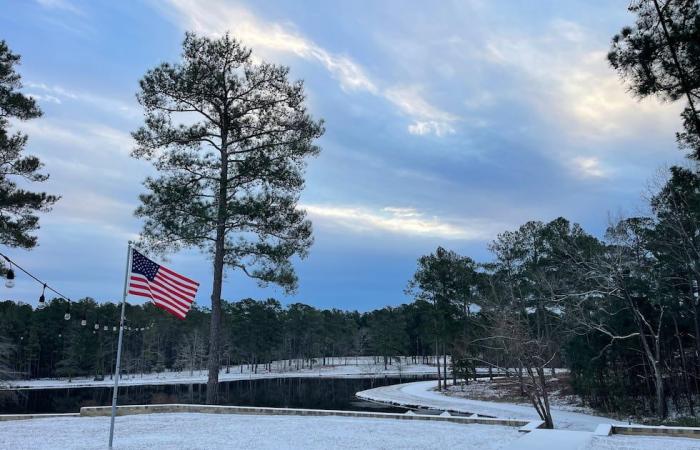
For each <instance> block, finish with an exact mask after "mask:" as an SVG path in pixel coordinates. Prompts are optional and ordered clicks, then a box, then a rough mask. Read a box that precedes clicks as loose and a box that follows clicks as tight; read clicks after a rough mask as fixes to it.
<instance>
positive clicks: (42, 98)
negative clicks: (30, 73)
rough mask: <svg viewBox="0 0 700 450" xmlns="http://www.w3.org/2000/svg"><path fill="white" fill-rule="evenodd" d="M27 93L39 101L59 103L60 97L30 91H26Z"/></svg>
mask: <svg viewBox="0 0 700 450" xmlns="http://www.w3.org/2000/svg"><path fill="white" fill-rule="evenodd" d="M27 95H28V96H29V97H31V98H33V99H35V100H38V101H39V102H47V103H55V104H57V105H60V104H61V99H60V98H58V97H56V96H53V95H49V94H34V93H32V92H27Z"/></svg>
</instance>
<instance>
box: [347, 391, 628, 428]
mask: <svg viewBox="0 0 700 450" xmlns="http://www.w3.org/2000/svg"><path fill="white" fill-rule="evenodd" d="M436 386H437V381H420V382H416V383H404V384H395V385H392V386H383V387H379V388H375V389H369V390H366V391H362V392H358V393H357V396H358V397H360V398H362V399H365V400H371V401H376V402H382V403H389V404H393V405H401V406H408V407H424V408H432V409H441V410H450V411H457V412H463V413H475V414H481V415H486V416H492V417H498V418H502V419H526V420H539V416H538V415H537V412H536V411H535V409H534V408H533V407H532V406H529V405H518V404H514V403H502V402H487V401H482V400H470V399H466V398H459V397H452V396H447V395H444V394H440V393H438V392H436V391H434V389H435V387H436ZM552 416H553V418H554V425H555V427H556V428H561V429H568V430H582V431H594V430H595V428H596V427H597V426H598V424H601V423H618V422H617V421H615V420H612V419H610V418H606V417H599V416H595V415H591V414H583V413H578V412H572V411H567V410H564V409H558V408H556V407H552Z"/></svg>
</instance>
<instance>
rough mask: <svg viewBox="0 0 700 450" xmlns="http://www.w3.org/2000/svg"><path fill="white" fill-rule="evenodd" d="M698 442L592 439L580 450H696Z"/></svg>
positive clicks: (681, 440)
mask: <svg viewBox="0 0 700 450" xmlns="http://www.w3.org/2000/svg"><path fill="white" fill-rule="evenodd" d="M698 449H700V440H698V439H686V438H664V437H651V436H604V437H597V436H596V437H593V439H591V441H590V442H589V443H588V445H587V446H585V447H584V448H582V449H581V450H698Z"/></svg>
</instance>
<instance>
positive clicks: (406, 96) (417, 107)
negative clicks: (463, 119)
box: [384, 86, 458, 136]
mask: <svg viewBox="0 0 700 450" xmlns="http://www.w3.org/2000/svg"><path fill="white" fill-rule="evenodd" d="M384 95H385V96H386V98H387V99H388V100H389V101H390V102H391V103H393V104H394V105H396V106H397V107H398V108H399V110H400V111H401V112H403V113H404V114H406V115H407V116H410V117H412V118H413V119H414V122H413V123H412V124H411V125H409V126H408V131H409V133H411V134H417V135H425V134H431V133H432V134H435V135H436V136H444V135H446V134H451V133H454V132H455V129H454V127H453V123H454V122H456V121H457V120H458V117H457V116H455V115H454V114H450V113H448V112H446V111H443V110H441V109H439V108H437V107H435V106H433V105H432V104H431V103H429V102H428V101H426V100H425V98H423V96H422V93H421V90H420V89H419V88H418V87H416V86H397V87H392V88H389V89H387V90H386V91H385V93H384Z"/></svg>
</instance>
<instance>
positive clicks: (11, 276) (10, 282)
mask: <svg viewBox="0 0 700 450" xmlns="http://www.w3.org/2000/svg"><path fill="white" fill-rule="evenodd" d="M5 278H7V280H6V281H5V287H8V288H13V287H15V271H14V270H12V269H10V270H8V271H7V275H5Z"/></svg>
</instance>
